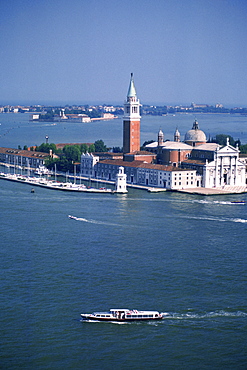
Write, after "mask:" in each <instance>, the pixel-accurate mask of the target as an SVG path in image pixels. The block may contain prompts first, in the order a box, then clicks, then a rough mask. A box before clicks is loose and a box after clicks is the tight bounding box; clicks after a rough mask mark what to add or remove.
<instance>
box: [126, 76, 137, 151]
mask: <svg viewBox="0 0 247 370" xmlns="http://www.w3.org/2000/svg"><path fill="white" fill-rule="evenodd" d="M140 106H141V105H140V101H139V99H137V95H136V89H135V85H134V80H133V73H131V77H130V85H129V90H128V94H127V99H126V101H125V103H124V117H123V152H124V153H133V152H136V151H139V150H140V119H141V116H140Z"/></svg>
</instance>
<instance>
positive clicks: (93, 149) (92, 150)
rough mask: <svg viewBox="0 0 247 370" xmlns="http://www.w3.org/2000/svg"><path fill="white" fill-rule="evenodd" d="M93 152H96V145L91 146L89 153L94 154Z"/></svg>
mask: <svg viewBox="0 0 247 370" xmlns="http://www.w3.org/2000/svg"><path fill="white" fill-rule="evenodd" d="M93 152H95V145H94V144H91V145H89V147H88V153H93Z"/></svg>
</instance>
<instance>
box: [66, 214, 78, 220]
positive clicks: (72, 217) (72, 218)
mask: <svg viewBox="0 0 247 370" xmlns="http://www.w3.org/2000/svg"><path fill="white" fill-rule="evenodd" d="M68 217H69V218H70V219H71V220H77V217H75V216H71V215H68Z"/></svg>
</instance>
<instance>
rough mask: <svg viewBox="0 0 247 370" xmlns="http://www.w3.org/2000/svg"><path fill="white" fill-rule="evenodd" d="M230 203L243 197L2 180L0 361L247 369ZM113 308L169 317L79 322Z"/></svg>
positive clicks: (241, 281)
mask: <svg viewBox="0 0 247 370" xmlns="http://www.w3.org/2000/svg"><path fill="white" fill-rule="evenodd" d="M9 135H10V136H9V137H10V138H11V133H10V134H9ZM6 140H7V139H6ZM20 140H23V141H24V138H23V137H20ZM61 141H62V140H61ZM63 142H66V140H65V138H64V140H63ZM2 146H4V145H2ZM6 146H8V145H6ZM233 200H246V201H247V196H246V195H229V196H213V197H201V196H195V195H193V196H192V195H186V194H179V193H170V192H166V193H159V194H154V193H148V192H145V191H139V190H130V191H129V193H128V194H126V195H116V194H115V195H110V194H94V195H93V194H83V193H81V194H75V193H71V194H70V193H69V194H68V193H64V192H58V191H55V190H49V189H43V188H35V193H31V187H30V186H29V185H27V184H18V183H13V182H8V181H5V180H0V210H1V213H0V215H1V216H0V217H1V223H0V230H1V248H0V258H1V266H2V268H1V272H0V275H1V291H0V295H1V315H0V323H1V325H0V327H1V339H0V341H1V355H0V367H1V368H3V369H20V368H22V369H60V368H64V369H136V370H139V369H186V368H188V369H246V363H247V355H246V347H247V335H246V333H247V326H246V323H247V304H246V298H247V294H246V289H247V288H246V286H247V273H246V270H247V263H246V230H247V229H246V228H247V211H246V209H247V208H246V207H247V206H246V205H242V204H232V203H231V201H233ZM69 214H70V215H73V216H76V217H77V218H78V219H77V220H71V219H69V218H68V215H69ZM116 307H117V308H119V307H120V308H130V309H141V310H142V309H144V310H158V311H160V312H163V313H165V317H164V320H162V321H160V322H155V323H154V322H149V323H127V324H121V325H119V324H113V323H86V322H81V321H80V313H82V312H84V313H91V312H93V311H97V310H104V311H105V310H108V309H110V308H116Z"/></svg>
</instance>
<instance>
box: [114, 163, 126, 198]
mask: <svg viewBox="0 0 247 370" xmlns="http://www.w3.org/2000/svg"><path fill="white" fill-rule="evenodd" d="M126 177H127V176H126V174H125V173H124V167H122V166H121V167H119V168H118V174H117V176H116V182H115V191H114V193H122V194H124V193H128V190H127V187H126Z"/></svg>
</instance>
